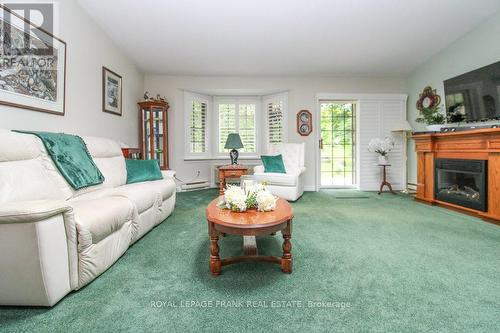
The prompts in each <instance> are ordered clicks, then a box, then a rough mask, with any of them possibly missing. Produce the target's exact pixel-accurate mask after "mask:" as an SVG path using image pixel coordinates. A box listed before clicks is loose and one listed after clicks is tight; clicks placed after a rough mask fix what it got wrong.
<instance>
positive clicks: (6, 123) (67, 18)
mask: <svg viewBox="0 0 500 333" xmlns="http://www.w3.org/2000/svg"><path fill="white" fill-rule="evenodd" d="M58 4H59V15H58V17H59V20H60V21H59V33H57V35H58V37H60V38H61V39H62V40H64V41H65V42H66V43H67V52H66V56H67V59H66V61H67V62H66V115H65V116H58V115H52V114H47V113H42V112H35V111H28V110H24V109H20V108H12V107H6V106H2V105H0V127H2V128H7V129H28V130H46V131H58V132H67V133H74V134H80V135H96V136H105V137H111V138H114V139H117V140H120V141H124V142H126V143H128V144H130V145H132V146H137V144H138V143H137V138H138V132H137V131H138V124H137V121H138V116H137V112H138V111H137V110H138V109H137V102H138V101H139V100H140V99H141V98H142V93H143V85H144V81H143V80H144V76H143V74H142V73H141V72H140V71H139V70H138V68H137V67H136V66H135V64H133V63H132V62H131V61H130V60H129V59H127V58H126V57H125V56H124V55H123V54H122V53H121V52H120V50H119V49H118V48H117V47H116V46H115V45H114V44H113V43H112V42H111V40H110V39H109V38H108V37H107V36H106V34H105V32H104V31H102V30H101V29H100V28H99V27H98V26H97V25H96V24H95V23H94V21H92V19H91V18H90V17H89V16H88V15H87V13H86V12H85V11H84V10H83V9H82V8H81V7H80V6H79V5H78V4H77V3H76V2H75V1H74V0H64V1H60V2H59V3H58ZM56 19H57V17H56ZM102 66H106V67H107V68H109V69H111V70H112V71H114V72H116V73H118V74H120V75H121V76H122V78H123V111H122V112H123V116H122V117H120V116H116V115H112V114H109V113H104V112H102V95H101V91H102Z"/></svg>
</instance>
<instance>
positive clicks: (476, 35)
mask: <svg viewBox="0 0 500 333" xmlns="http://www.w3.org/2000/svg"><path fill="white" fill-rule="evenodd" d="M499 41H500V13H498V14H496V15H495V16H493V17H492V18H491V19H489V20H488V21H486V22H484V23H483V24H482V25H480V26H479V27H478V28H476V29H475V30H473V31H472V32H470V33H468V34H467V35H465V36H464V37H462V38H460V39H459V40H457V41H455V42H454V43H453V44H451V45H450V46H449V47H447V48H446V49H445V50H443V51H442V52H440V53H439V54H437V55H436V56H434V57H433V58H431V59H430V60H428V61H427V62H425V63H424V64H422V65H421V66H420V67H418V68H417V69H416V70H415V71H414V72H413V73H411V75H410V76H409V77H408V93H409V98H408V120H410V123H411V124H412V126H413V127H414V128H415V129H417V130H421V129H425V125H422V124H417V123H415V121H414V120H415V118H417V109H416V107H415V104H416V102H417V99H418V94H419V93H420V92H422V90H423V89H424V87H425V86H428V85H430V86H431V87H433V88H434V89H437V93H438V94H439V95H440V96H441V99H442V103H443V104H444V86H443V81H444V80H446V79H449V78H452V77H455V76H457V75H460V74H463V73H466V72H469V71H471V70H474V69H477V68H480V67H483V66H486V65H489V64H491V63H494V62H497V61H499V60H500V42H499ZM424 47H425V46H424ZM408 154H409V155H408V166H409V170H408V181H409V182H410V183H416V179H417V164H416V154H415V146H414V142H413V141H412V140H410V142H409V147H408Z"/></svg>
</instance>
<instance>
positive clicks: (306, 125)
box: [297, 110, 312, 136]
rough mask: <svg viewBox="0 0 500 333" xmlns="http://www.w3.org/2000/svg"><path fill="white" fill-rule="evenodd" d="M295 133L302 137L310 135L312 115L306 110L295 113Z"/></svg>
mask: <svg viewBox="0 0 500 333" xmlns="http://www.w3.org/2000/svg"><path fill="white" fill-rule="evenodd" d="M297 132H298V133H299V134H300V135H302V136H308V135H309V134H311V132H312V114H311V112H309V111H308V110H300V111H299V112H298V113H297Z"/></svg>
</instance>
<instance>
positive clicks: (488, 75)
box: [444, 61, 500, 123]
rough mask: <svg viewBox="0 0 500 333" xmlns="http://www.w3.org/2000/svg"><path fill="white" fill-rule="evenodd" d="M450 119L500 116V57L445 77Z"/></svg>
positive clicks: (498, 118) (466, 120)
mask: <svg viewBox="0 0 500 333" xmlns="http://www.w3.org/2000/svg"><path fill="white" fill-rule="evenodd" d="M444 94H445V100H446V118H447V121H448V123H460V122H477V121H486V120H492V119H496V120H500V61H498V62H496V63H494V64H491V65H488V66H485V67H481V68H479V69H476V70H474V71H471V72H468V73H465V74H462V75H460V76H457V77H454V78H452V79H449V80H446V81H444Z"/></svg>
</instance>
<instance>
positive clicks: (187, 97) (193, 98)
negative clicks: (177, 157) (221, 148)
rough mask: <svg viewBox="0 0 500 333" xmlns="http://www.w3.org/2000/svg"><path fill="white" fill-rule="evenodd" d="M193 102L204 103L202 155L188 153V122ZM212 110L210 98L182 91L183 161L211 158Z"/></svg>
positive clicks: (189, 138) (189, 139)
mask: <svg viewBox="0 0 500 333" xmlns="http://www.w3.org/2000/svg"><path fill="white" fill-rule="evenodd" d="M193 102H201V103H206V104H207V108H206V112H207V114H206V118H205V152H203V153H193V152H191V151H190V149H191V147H190V141H191V137H190V131H189V128H190V127H189V121H190V119H191V113H192V112H193ZM211 108H212V98H211V97H210V96H207V95H201V94H196V93H192V92H189V91H184V131H185V134H184V159H185V160H189V159H209V158H210V156H211V151H210V149H211V147H210V142H209V139H210V130H211V126H210V114H211Z"/></svg>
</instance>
